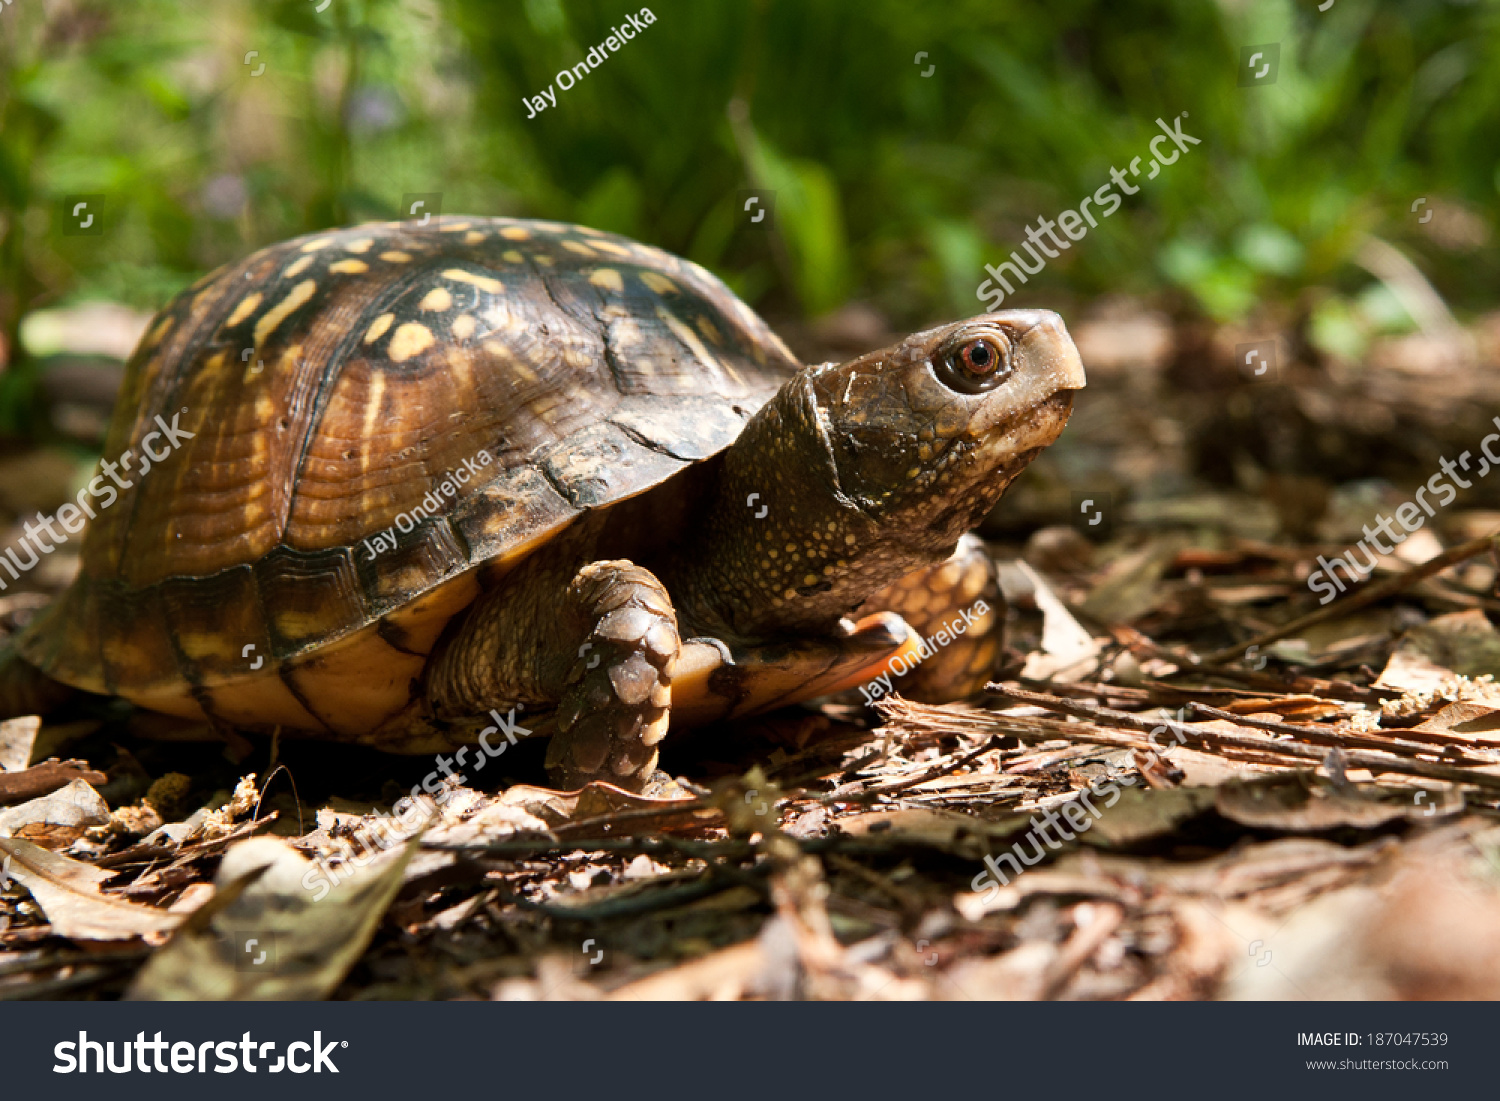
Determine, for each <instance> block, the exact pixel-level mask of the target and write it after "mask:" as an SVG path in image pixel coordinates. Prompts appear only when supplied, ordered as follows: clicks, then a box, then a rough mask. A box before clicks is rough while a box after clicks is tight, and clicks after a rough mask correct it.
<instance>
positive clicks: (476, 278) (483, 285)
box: [443, 268, 505, 294]
mask: <svg viewBox="0 0 1500 1101" xmlns="http://www.w3.org/2000/svg"><path fill="white" fill-rule="evenodd" d="M443 278H444V279H452V280H453V281H454V282H456V283H469V284H471V285H473V286H475V287H478V288H479V289H480V290H485V291H489V292H490V293H491V294H499V293H500V292H501V291H503V290H504V289H505V284H504V283H502V282H500V280H498V279H491V278H490V277H489V276H488V275H475V274H474V273H473V272H471V271H464V269H463V268H449V269H448V270H447V271H445V272H443Z"/></svg>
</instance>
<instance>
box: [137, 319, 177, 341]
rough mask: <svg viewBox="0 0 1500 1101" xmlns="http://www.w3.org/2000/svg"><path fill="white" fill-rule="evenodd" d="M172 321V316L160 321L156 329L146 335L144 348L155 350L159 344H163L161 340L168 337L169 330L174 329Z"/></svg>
mask: <svg viewBox="0 0 1500 1101" xmlns="http://www.w3.org/2000/svg"><path fill="white" fill-rule="evenodd" d="M172 321H173V318H171V317H170V316H168V317H164V318H162V319H161V320H160V321H158V322H157V323H156V325H155V327H154V328H152V330H151V331H150V332H149V333H147V334H146V340H145V342H144V344H143V347H146V348H154V347H156V346H157V345H158V344H159V343H161V338H162V337H164V336H166V335H167V330H168V329H170V328H171V327H172Z"/></svg>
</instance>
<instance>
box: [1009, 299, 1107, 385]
mask: <svg viewBox="0 0 1500 1101" xmlns="http://www.w3.org/2000/svg"><path fill="white" fill-rule="evenodd" d="M1000 316H1001V317H1003V318H1004V320H1005V321H1006V323H1007V328H1009V329H1010V330H1011V332H1012V333H1014V334H1015V336H1016V337H1017V338H1018V339H1017V348H1016V355H1017V358H1018V360H1019V361H1020V364H1021V365H1022V366H1023V370H1024V371H1025V373H1026V376H1027V377H1028V378H1030V379H1032V380H1033V385H1035V386H1036V387H1037V388H1038V389H1039V390H1043V391H1050V392H1052V393H1054V394H1055V393H1060V392H1062V391H1064V390H1082V389H1083V388H1084V387H1085V386H1086V385H1088V379H1087V378H1086V377H1085V376H1084V373H1083V360H1082V359H1081V358H1079V355H1078V349H1077V348H1076V347H1075V346H1074V345H1073V338H1072V337H1071V336H1069V335H1068V327H1067V326H1066V325H1064V324H1063V319H1062V318H1060V317H1058V316H1057V314H1055V313H1053V312H1052V311H1051V310H1007V311H1005V313H1003V314H1002V315H1000Z"/></svg>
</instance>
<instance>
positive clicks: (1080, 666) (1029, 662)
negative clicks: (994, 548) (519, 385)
mask: <svg viewBox="0 0 1500 1101" xmlns="http://www.w3.org/2000/svg"><path fill="white" fill-rule="evenodd" d="M1014 567H1015V572H1017V573H1019V574H1021V576H1022V577H1023V578H1024V579H1025V580H1026V582H1027V583H1029V585H1030V586H1031V592H1032V596H1033V597H1034V598H1035V600H1036V605H1037V607H1038V608H1040V609H1041V610H1042V652H1041V653H1031V654H1028V655H1027V657H1026V667H1025V668H1024V669H1023V670H1022V671H1021V676H1022V677H1023V678H1025V679H1028V680H1049V679H1053V678H1056V679H1058V680H1076V679H1078V678H1081V677H1085V676H1088V675H1089V674H1090V673H1092V672H1093V671H1094V670H1095V669H1097V668H1098V667H1099V661H1098V655H1099V650H1100V644H1099V643H1098V642H1096V641H1095V640H1094V637H1093V636H1092V635H1090V634H1089V633H1088V632H1087V631H1085V630H1084V629H1083V627H1082V625H1080V624H1079V622H1078V620H1076V619H1074V618H1073V613H1072V612H1070V611H1068V606H1067V605H1066V604H1064V603H1063V602H1062V600H1061V598H1059V597H1058V595H1057V594H1056V593H1054V592H1053V591H1052V587H1051V586H1050V585H1048V584H1047V582H1046V581H1045V580H1044V579H1043V578H1042V575H1041V574H1039V573H1037V572H1036V571H1035V570H1034V569H1032V568H1031V566H1030V565H1028V564H1027V563H1026V562H1025V561H1023V560H1017V561H1016V562H1015V563H1014Z"/></svg>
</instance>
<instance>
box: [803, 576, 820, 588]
mask: <svg viewBox="0 0 1500 1101" xmlns="http://www.w3.org/2000/svg"><path fill="white" fill-rule="evenodd" d="M817 583H818V575H817V574H815V573H810V574H806V575H805V576H804V577H803V578H802V584H804V585H816V584H817Z"/></svg>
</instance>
